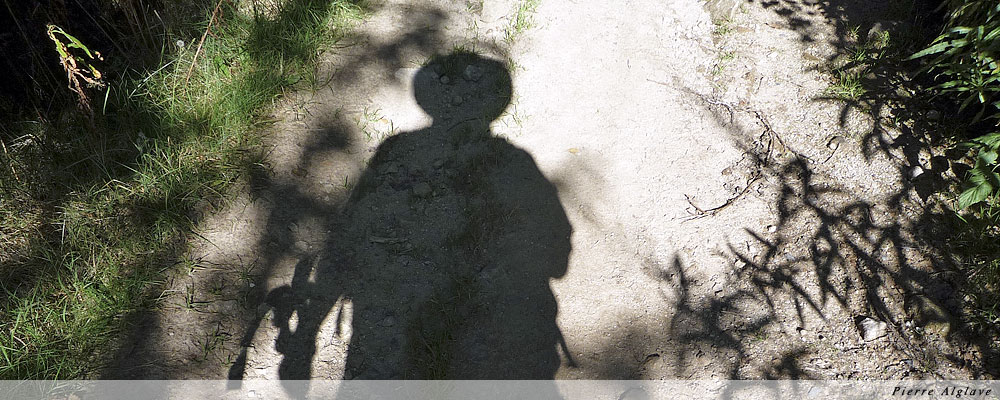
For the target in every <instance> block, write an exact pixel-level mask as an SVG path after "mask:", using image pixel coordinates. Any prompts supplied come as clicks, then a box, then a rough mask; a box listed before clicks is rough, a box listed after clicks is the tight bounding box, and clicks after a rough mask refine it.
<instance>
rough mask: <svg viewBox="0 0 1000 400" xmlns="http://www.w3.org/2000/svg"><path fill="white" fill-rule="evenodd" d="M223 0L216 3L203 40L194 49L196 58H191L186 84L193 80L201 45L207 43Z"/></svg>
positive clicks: (202, 35)
mask: <svg viewBox="0 0 1000 400" xmlns="http://www.w3.org/2000/svg"><path fill="white" fill-rule="evenodd" d="M223 1H225V0H219V1H218V2H217V3H215V10H212V18H209V19H208V26H206V27H205V33H202V34H201V40H199V41H198V49H197V50H195V51H194V58H193V59H192V60H191V67H189V68H188V71H187V74H186V75H185V76H184V83H185V84H186V83H187V82H188V81H189V80H191V72H192V71H194V66H195V64H197V63H198V55H200V54H201V46H203V45H204V44H205V38H206V37H208V31H210V30H211V29H212V23H213V22H215V16H216V15H218V14H219V8H220V7H222V2H223Z"/></svg>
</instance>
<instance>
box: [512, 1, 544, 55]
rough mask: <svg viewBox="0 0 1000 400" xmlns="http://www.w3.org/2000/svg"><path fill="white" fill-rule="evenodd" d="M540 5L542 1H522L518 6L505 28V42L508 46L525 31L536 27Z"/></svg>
mask: <svg viewBox="0 0 1000 400" xmlns="http://www.w3.org/2000/svg"><path fill="white" fill-rule="evenodd" d="M539 3H541V0H521V1H520V2H519V3H518V4H517V9H516V10H514V15H513V16H512V17H511V18H510V21H509V22H508V23H507V27H506V28H504V40H505V41H506V42H507V43H508V44H509V43H513V42H514V41H515V40H517V37H518V36H520V35H521V34H522V33H524V31H526V30H528V29H530V28H531V27H532V26H534V23H535V21H534V15H535V11H537V10H538V4H539Z"/></svg>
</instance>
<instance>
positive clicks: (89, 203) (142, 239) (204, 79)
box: [0, 0, 365, 379]
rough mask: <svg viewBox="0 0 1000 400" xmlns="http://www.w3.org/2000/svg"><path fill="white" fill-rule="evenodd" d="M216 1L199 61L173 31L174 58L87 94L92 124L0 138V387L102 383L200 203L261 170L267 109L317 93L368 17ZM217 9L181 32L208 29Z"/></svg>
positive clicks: (353, 11) (332, 9)
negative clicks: (335, 57) (256, 10)
mask: <svg viewBox="0 0 1000 400" xmlns="http://www.w3.org/2000/svg"><path fill="white" fill-rule="evenodd" d="M213 3H214V2H213ZM222 4H223V6H222V7H221V12H220V13H219V15H218V17H217V18H216V20H215V22H214V23H213V25H212V29H211V34H210V35H208V36H207V39H206V40H205V42H204V44H203V46H202V50H201V53H200V54H199V56H198V58H197V60H195V52H196V48H197V41H196V40H195V41H191V40H190V37H189V36H184V37H175V36H171V35H173V33H172V31H171V30H167V31H166V32H164V34H163V36H164V37H163V39H164V40H163V42H164V43H169V44H170V46H168V47H170V48H173V49H176V46H174V45H173V43H174V42H175V41H176V40H177V39H184V40H186V41H188V43H187V45H186V46H184V48H183V49H180V50H170V49H164V52H163V57H162V59H161V61H160V65H159V66H158V67H157V68H153V69H151V70H150V71H151V72H133V73H130V74H126V75H124V76H122V77H121V78H120V79H117V80H114V81H111V82H109V87H110V89H109V91H108V92H106V93H98V94H96V95H94V96H92V98H93V99H99V101H98V100H94V104H95V107H94V109H95V114H96V115H95V118H94V123H93V126H92V127H87V123H86V117H84V116H80V115H79V114H76V113H74V112H72V111H71V110H67V111H65V112H63V113H62V115H63V117H61V118H57V119H54V120H47V119H28V118H24V119H22V120H20V121H15V123H10V124H7V125H6V127H5V128H4V129H5V132H4V135H3V136H2V137H3V138H13V139H8V140H4V142H3V144H4V146H2V148H0V204H2V206H0V216H2V217H3V218H2V219H0V264H2V265H3V269H2V271H0V272H2V274H3V275H2V276H0V295H2V298H0V332H2V333H0V357H2V360H0V378H4V379H71V378H85V377H95V374H97V373H99V372H100V371H99V370H98V369H97V368H95V365H100V363H101V362H102V361H104V360H106V359H107V357H108V356H109V354H108V346H110V345H111V344H112V343H113V342H114V339H115V338H116V337H117V335H118V334H119V333H121V332H123V331H125V330H127V328H128V325H127V324H128V321H129V318H128V317H129V316H130V315H131V314H133V313H135V312H137V311H139V310H141V309H143V308H148V307H153V306H155V300H153V299H154V298H155V297H156V295H157V294H158V293H157V292H156V291H157V282H158V281H159V280H160V279H162V274H163V270H164V269H165V268H167V267H169V266H170V265H171V264H172V260H174V259H176V257H177V256H178V254H179V253H180V252H181V251H182V249H183V247H184V246H183V244H184V239H185V237H186V235H187V234H188V232H189V231H190V229H191V228H192V227H193V224H194V223H196V222H197V221H196V220H194V219H193V218H192V215H191V211H192V209H193V207H194V205H195V204H198V203H200V202H204V201H209V202H213V201H217V200H219V199H221V198H222V196H224V193H226V191H227V190H228V189H229V188H230V187H232V185H234V184H236V183H238V182H240V181H241V180H243V179H244V177H245V175H246V173H247V171H249V170H250V169H251V168H253V166H254V165H259V164H260V161H261V158H262V155H261V152H260V144H261V135H260V133H261V128H262V127H264V126H266V121H265V113H266V112H267V110H268V108H269V107H270V106H271V105H272V103H273V102H274V101H275V100H276V99H277V98H278V97H279V96H280V95H281V93H282V92H283V91H285V90H289V89H291V88H296V87H299V88H309V87H310V86H312V87H315V86H316V85H319V84H321V82H317V81H316V78H315V76H314V73H313V71H314V64H315V62H316V59H317V57H318V56H319V54H320V52H321V51H322V50H323V49H325V48H329V46H330V45H331V44H333V43H334V42H336V41H337V40H338V38H339V37H341V35H342V34H343V33H344V32H345V31H346V30H347V29H349V27H350V26H351V24H352V23H353V22H354V21H357V20H359V19H360V18H362V17H363V16H364V10H365V8H364V5H363V4H357V3H356V2H349V1H318V0H313V1H295V2H288V3H286V5H285V6H283V7H281V8H279V9H278V10H276V12H274V13H269V14H268V15H267V16H264V15H256V16H255V15H252V14H250V13H247V12H246V11H239V10H236V9H232V8H230V6H229V5H228V4H230V3H228V2H223V3H222ZM203 11H206V10H203ZM210 12H211V10H207V11H206V12H205V13H204V16H203V18H201V21H202V22H201V24H200V25H196V26H194V27H183V28H184V29H180V28H179V29H178V30H177V31H187V32H190V31H195V32H203V31H204V30H205V27H206V26H207V24H208V21H209V19H210V18H209V16H210ZM171 51H175V52H173V53H171ZM105 57H106V58H107V59H108V60H109V62H112V61H114V58H115V57H127V56H126V55H122V54H114V53H109V54H105ZM192 65H193V67H192ZM160 67H162V68H160ZM188 71H191V72H190V74H189V72H188ZM98 95H99V96H98ZM105 95H106V97H105ZM105 98H106V99H107V100H106V101H105ZM191 304H192V305H195V303H194V300H193V297H192V302H191ZM216 343H217V341H216V340H214V339H212V340H206V341H205V346H206V349H207V348H209V347H213V346H215V344H216Z"/></svg>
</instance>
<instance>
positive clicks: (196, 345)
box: [111, 0, 996, 379]
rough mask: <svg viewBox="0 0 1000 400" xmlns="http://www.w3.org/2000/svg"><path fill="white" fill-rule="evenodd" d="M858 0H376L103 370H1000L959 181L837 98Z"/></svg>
mask: <svg viewBox="0 0 1000 400" xmlns="http://www.w3.org/2000/svg"><path fill="white" fill-rule="evenodd" d="M689 3H690V4H689ZM861 6H862V5H861V3H858V4H854V3H846V2H845V3H844V4H837V5H830V4H827V3H823V4H819V3H817V4H798V3H795V4H792V3H789V2H784V3H780V4H779V3H773V4H772V3H762V4H759V3H749V2H748V3H739V2H734V3H730V4H729V6H727V7H722V9H721V11H720V10H718V9H713V8H712V7H710V9H713V13H715V14H717V15H715V16H714V17H715V21H716V23H713V15H710V14H709V13H708V12H707V11H706V10H705V9H703V7H702V6H701V5H700V4H697V3H694V2H681V1H675V2H667V3H666V4H663V3H661V2H654V1H644V0H640V1H632V2H629V4H627V5H626V6H616V7H612V8H614V9H613V10H609V9H608V8H609V7H611V6H608V5H604V4H596V3H594V4H574V3H568V2H543V3H542V4H541V5H539V6H538V8H537V12H536V13H534V14H532V17H531V18H533V20H534V21H535V27H534V28H532V29H531V30H528V31H527V32H526V33H523V34H522V35H520V36H518V35H516V34H515V35H512V34H511V33H512V32H515V31H516V29H515V28H514V26H516V23H517V21H518V15H520V14H519V13H518V11H517V10H518V7H517V5H516V4H513V3H504V2H495V3H494V2H484V3H475V2H473V3H468V4H447V3H443V2H442V3H438V2H421V3H413V4H411V3H393V2H386V3H384V4H382V5H380V6H379V7H378V8H376V11H375V14H374V15H373V16H372V19H371V20H370V22H369V23H366V24H365V26H364V27H363V28H362V29H360V30H359V33H358V34H357V35H356V36H355V37H353V38H352V42H351V44H352V45H351V46H347V47H346V48H344V49H340V50H338V51H337V54H335V55H333V56H331V57H330V58H329V60H330V63H329V66H328V67H329V69H326V68H324V70H323V71H321V74H324V73H326V74H329V76H330V77H331V79H330V83H329V85H327V86H323V87H320V88H318V89H317V90H316V91H315V92H311V93H295V94H292V95H291V96H290V98H289V100H288V102H287V103H286V104H283V105H282V106H281V107H279V112H278V116H279V117H280V118H282V122H280V123H279V124H278V129H276V131H275V133H274V136H273V138H272V143H273V145H274V151H273V152H272V153H271V155H270V157H269V158H270V165H267V166H262V168H261V169H260V171H258V173H257V174H256V175H254V176H253V179H252V180H251V182H250V183H249V184H248V185H247V190H246V192H245V193H243V194H242V195H240V196H238V197H237V198H236V199H235V200H233V202H232V204H228V205H227V206H226V207H223V208H222V209H220V210H214V211H213V212H212V214H213V217H212V218H211V219H210V221H209V222H207V223H206V224H205V227H204V230H203V231H201V232H199V235H200V236H201V237H202V238H203V239H204V240H196V241H195V242H194V243H193V244H192V249H191V251H190V257H189V258H190V261H189V262H190V265H191V267H190V268H189V269H188V270H186V271H184V272H183V273H179V274H177V276H176V277H175V278H174V279H173V280H172V281H171V282H170V283H169V284H168V287H169V290H168V291H167V292H165V293H164V298H163V300H162V301H161V306H160V308H159V309H157V310H152V311H151V312H150V315H149V317H148V319H147V321H148V324H147V325H146V326H145V327H144V328H145V330H142V331H140V332H138V333H137V334H136V338H143V340H133V341H132V342H131V343H132V344H130V345H129V346H125V348H124V349H123V351H122V355H121V359H122V360H123V362H124V365H127V366H128V367H127V368H125V367H120V368H119V369H116V370H115V369H113V370H114V371H116V372H117V371H127V372H126V373H113V374H111V375H112V376H122V375H124V376H128V377H156V378H167V377H174V378H179V377H185V378H192V377H211V378H223V377H229V378H231V379H241V378H242V379H255V378H286V379H288V378H292V379H306V378H319V379H337V378H365V379H377V378H493V379H500V378H530V379H547V378H591V379H602V378H618V379H631V378H648V379H660V378H722V377H727V378H758V379H759V378H828V379H833V378H879V379H897V378H905V377H928V378H930V377H948V378H966V377H977V378H978V377H988V376H990V374H995V373H996V372H995V371H994V372H991V371H990V370H989V368H988V366H989V365H991V364H990V360H992V359H991V358H990V357H993V355H992V353H991V350H990V349H991V346H992V344H990V343H986V342H985V341H983V339H976V336H975V335H974V333H973V332H971V331H968V330H966V329H964V328H963V326H962V324H961V323H960V321H961V315H960V303H959V302H958V299H957V298H956V295H955V293H956V287H957V285H960V284H961V281H960V280H957V279H953V278H954V273H953V272H952V269H950V267H949V266H950V263H949V260H948V258H947V256H946V255H945V254H944V253H943V251H942V245H941V242H940V241H939V240H936V239H937V238H940V237H941V236H942V235H945V234H946V232H943V231H940V230H939V228H940V227H942V226H943V225H942V224H940V223H939V222H938V221H939V220H940V219H941V218H943V217H944V216H945V215H946V213H947V212H948V211H946V210H943V209H940V208H939V207H936V206H934V203H933V202H931V201H928V199H927V196H926V195H922V193H921V191H920V190H918V187H917V186H918V183H919V182H921V181H922V180H927V179H932V177H934V178H933V179H937V180H940V181H941V182H944V181H946V180H947V179H949V177H953V176H954V175H953V172H949V170H946V169H941V168H939V167H937V166H936V164H933V163H932V161H933V160H934V159H935V157H938V155H937V154H935V153H934V152H935V150H934V149H935V147H934V146H933V143H929V142H923V141H921V140H922V137H921V135H919V134H914V133H913V131H914V130H915V129H917V128H915V127H914V126H913V125H912V124H910V125H908V124H907V122H906V119H905V118H904V119H900V118H896V119H893V118H891V117H892V115H895V114H890V115H883V114H886V113H890V108H888V107H885V108H879V107H871V106H870V105H869V106H866V107H861V108H859V107H844V106H843V103H842V102H839V101H831V100H829V99H828V96H827V94H828V92H827V87H828V86H829V85H830V80H829V79H830V78H829V73H828V71H826V70H823V69H822V68H818V67H817V66H820V65H823V64H824V63H825V62H827V61H829V60H833V59H834V58H835V57H836V56H837V54H838V52H839V51H842V50H843V49H844V47H845V46H846V45H844V44H843V43H842V41H843V40H845V39H844V32H845V31H844V30H843V28H842V27H841V26H840V25H839V23H838V22H837V20H839V19H841V18H845V19H846V18H852V17H851V15H853V14H851V13H860V11H854V10H859V9H858V8H857V7H861ZM889 10H891V8H889ZM720 18H725V19H728V21H727V22H726V23H725V24H727V25H726V26H728V27H729V29H730V31H729V32H728V33H727V32H722V31H720V29H719V27H720V25H721V24H719V23H718V22H719V20H720ZM898 23H899V24H903V23H907V21H899V22H898ZM595 26H600V27H602V29H599V30H596V29H594V27H595ZM511 37H514V38H515V40H511V39H510V38H511ZM455 50H464V51H473V52H476V53H480V54H483V55H484V56H483V57H474V56H471V55H468V54H467V53H465V52H463V51H459V52H457V54H460V55H459V56H453V57H451V58H438V59H434V58H432V56H434V55H436V54H447V53H455ZM727 54H728V56H723V55H727ZM720 66H723V67H724V68H720ZM324 71H326V72H324ZM329 71H332V72H329ZM508 73H509V74H510V76H512V77H513V78H512V81H513V85H512V87H513V90H512V91H511V90H510V88H511V85H510V84H509V83H508V78H506V76H508V75H507V74H508ZM508 93H512V95H510V94H508ZM508 103H510V104H509V105H508ZM887 120H889V121H895V122H894V125H891V124H887V123H886V121H887ZM491 121H492V125H490V122H491ZM896 122H898V123H896ZM918 133H919V132H918ZM916 166H921V170H920V174H914V172H913V171H914V168H915V167H916ZM926 174H931V175H928V176H925V175H926ZM949 174H951V175H949ZM984 360H985V361H984Z"/></svg>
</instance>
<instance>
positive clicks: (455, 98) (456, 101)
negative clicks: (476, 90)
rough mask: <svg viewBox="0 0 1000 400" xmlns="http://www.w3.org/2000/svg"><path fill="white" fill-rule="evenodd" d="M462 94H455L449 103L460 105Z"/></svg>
mask: <svg viewBox="0 0 1000 400" xmlns="http://www.w3.org/2000/svg"><path fill="white" fill-rule="evenodd" d="M462 101H463V100H462V96H455V97H452V98H451V105H453V106H459V105H462Z"/></svg>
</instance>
